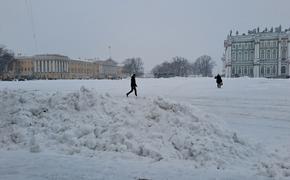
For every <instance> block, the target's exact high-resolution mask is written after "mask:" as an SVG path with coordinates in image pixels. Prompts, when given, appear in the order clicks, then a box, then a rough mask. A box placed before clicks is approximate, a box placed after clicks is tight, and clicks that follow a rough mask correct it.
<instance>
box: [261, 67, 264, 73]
mask: <svg viewBox="0 0 290 180" xmlns="http://www.w3.org/2000/svg"><path fill="white" fill-rule="evenodd" d="M261 74H262V75H263V74H264V67H263V66H261Z"/></svg>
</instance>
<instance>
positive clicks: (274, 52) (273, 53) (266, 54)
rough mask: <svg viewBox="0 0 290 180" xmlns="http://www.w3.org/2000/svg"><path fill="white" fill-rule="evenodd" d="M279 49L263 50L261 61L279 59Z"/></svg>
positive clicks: (261, 51)
mask: <svg viewBox="0 0 290 180" xmlns="http://www.w3.org/2000/svg"><path fill="white" fill-rule="evenodd" d="M277 56H278V49H265V50H264V49H261V50H260V59H277Z"/></svg>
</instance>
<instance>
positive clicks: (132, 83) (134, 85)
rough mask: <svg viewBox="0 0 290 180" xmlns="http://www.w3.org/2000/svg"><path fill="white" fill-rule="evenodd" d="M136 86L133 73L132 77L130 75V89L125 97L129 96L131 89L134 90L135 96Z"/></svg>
mask: <svg viewBox="0 0 290 180" xmlns="http://www.w3.org/2000/svg"><path fill="white" fill-rule="evenodd" d="M136 87H137V84H136V80H135V74H133V75H132V77H131V91H129V92H128V93H127V94H126V95H127V97H128V96H129V94H130V93H131V92H133V90H134V92H135V96H137V89H136Z"/></svg>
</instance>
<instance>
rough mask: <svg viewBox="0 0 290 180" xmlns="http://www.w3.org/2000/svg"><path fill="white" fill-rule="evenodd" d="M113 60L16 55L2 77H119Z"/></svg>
mask: <svg viewBox="0 0 290 180" xmlns="http://www.w3.org/2000/svg"><path fill="white" fill-rule="evenodd" d="M121 77H122V67H121V66H118V65H117V63H116V62H115V61H113V60H112V59H108V60H105V61H94V60H73V59H70V58H69V57H67V56H63V55H58V54H42V55H35V56H20V57H16V58H15V60H14V61H13V63H12V64H11V65H10V68H9V71H8V72H7V73H5V77H2V79H101V78H111V79H114V78H121Z"/></svg>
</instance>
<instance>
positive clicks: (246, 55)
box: [244, 51, 249, 61]
mask: <svg viewBox="0 0 290 180" xmlns="http://www.w3.org/2000/svg"><path fill="white" fill-rule="evenodd" d="M244 58H245V60H246V61H247V60H248V59H249V58H248V51H245V55H244Z"/></svg>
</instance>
